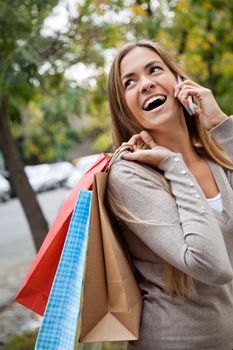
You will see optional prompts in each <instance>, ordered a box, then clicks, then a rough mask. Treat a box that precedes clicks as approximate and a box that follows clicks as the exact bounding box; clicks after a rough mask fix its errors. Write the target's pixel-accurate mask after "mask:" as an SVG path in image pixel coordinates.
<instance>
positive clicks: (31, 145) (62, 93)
mask: <svg viewBox="0 0 233 350" xmlns="http://www.w3.org/2000/svg"><path fill="white" fill-rule="evenodd" d="M71 3H72V7H71V6H70V4H71ZM61 4H63V6H64V7H63V9H64V14H66V16H67V19H68V20H67V25H66V26H65V28H63V29H61V30H58V29H56V30H46V23H47V22H46V21H47V20H48V17H49V18H53V16H54V11H55V10H56V6H57V5H59V6H60V5H61ZM0 6H1V11H0V32H1V38H0V98H1V99H2V98H7V100H8V103H9V112H8V113H9V115H8V117H9V118H10V122H11V130H12V135H13V137H14V139H15V140H16V141H17V144H18V147H19V149H20V151H21V154H22V156H23V158H24V161H25V162H26V163H38V162H44V161H53V160H61V159H67V158H69V151H70V149H72V147H73V146H74V145H75V144H77V143H78V142H82V141H83V140H85V139H90V142H91V149H92V151H93V152H101V151H109V150H110V149H111V147H112V144H111V130H110V122H109V108H108V102H107V89H106V85H107V74H108V70H109V65H110V63H111V60H112V58H113V56H114V53H115V51H116V49H117V47H118V46H121V45H122V44H124V43H125V42H127V41H129V40H135V39H142V38H149V39H152V40H155V41H159V42H160V43H161V44H162V45H164V46H165V47H166V48H168V49H169V50H170V51H171V52H172V53H173V54H174V55H175V56H176V58H177V59H178V61H179V62H180V64H181V65H182V66H183V68H184V69H185V71H186V73H187V74H188V75H189V76H190V78H192V79H194V80H195V81H197V82H198V83H200V84H203V85H204V86H207V87H209V88H210V89H211V90H212V91H213V93H214V94H215V96H216V98H217V100H218V102H219V104H220V106H221V108H222V109H223V110H224V112H225V113H227V114H230V113H232V107H231V101H232V97H233V51H232V48H233V36H232V24H233V2H232V1H228V0H221V1H220V0H219V1H218V0H209V1H201V0H171V1H169V0H151V1H149V0H145V1H144V0H126V1H123V0H112V1H111V2H110V1H104V0H82V1H81V0H80V1H76V2H75V1H60V2H59V1H55V0H50V1H49V2H48V1H44V0H20V1H19V0H0ZM71 70H72V72H73V74H72V76H71V74H69V73H70V71H71ZM87 72H89V73H88V74H87ZM84 75H86V76H87V75H88V77H87V78H83V76H84Z"/></svg>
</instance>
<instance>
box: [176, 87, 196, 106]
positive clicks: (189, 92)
mask: <svg viewBox="0 0 233 350" xmlns="http://www.w3.org/2000/svg"><path fill="white" fill-rule="evenodd" d="M201 93H202V89H199V88H188V87H183V88H182V90H181V91H180V92H179V93H178V95H177V98H178V99H179V100H180V101H182V102H183V101H184V100H186V99H187V98H188V97H189V96H193V97H196V98H197V99H198V100H200V97H201Z"/></svg>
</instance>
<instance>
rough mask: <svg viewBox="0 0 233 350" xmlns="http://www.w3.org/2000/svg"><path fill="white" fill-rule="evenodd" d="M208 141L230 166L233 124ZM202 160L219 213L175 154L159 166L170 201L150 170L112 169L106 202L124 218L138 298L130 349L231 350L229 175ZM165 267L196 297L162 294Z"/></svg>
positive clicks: (127, 165) (126, 165)
mask: <svg viewBox="0 0 233 350" xmlns="http://www.w3.org/2000/svg"><path fill="white" fill-rule="evenodd" d="M211 134H212V135H213V136H214V137H215V138H216V139H217V140H218V141H219V143H220V144H221V145H222V146H223V148H224V150H225V151H226V153H227V154H228V155H229V156H230V157H231V159H232V160H233V119H232V118H228V119H227V120H226V121H224V122H223V123H221V124H220V125H219V126H217V127H216V128H214V129H212V130H211ZM207 161H208V163H209V165H210V168H211V170H212V172H213V175H214V178H215V180H216V183H217V185H218V188H219V191H220V193H221V196H222V202H223V207H224V210H223V212H222V213H220V212H218V211H216V210H215V209H212V208H211V207H210V206H209V204H208V202H207V200H206V198H205V195H204V193H203V192H202V190H201V188H200V186H199V185H198V183H197V181H196V179H195V177H194V176H193V175H192V173H191V172H190V171H189V169H188V168H187V166H186V165H185V163H184V161H183V159H182V155H181V154H176V155H170V156H168V157H167V158H166V159H165V160H164V161H163V162H162V163H161V164H160V166H159V168H160V172H161V174H164V176H165V178H166V179H167V180H169V182H170V184H171V190H172V193H173V195H172V194H171V193H170V192H169V191H168V190H167V187H166V186H165V182H164V180H163V177H161V176H160V174H159V171H158V170H156V169H155V168H152V167H150V166H147V165H143V164H140V163H137V162H132V161H126V160H123V159H119V160H118V161H117V162H116V163H114V164H113V166H112V168H111V170H110V173H109V179H108V187H107V189H108V190H107V197H108V200H109V201H110V202H111V201H114V202H115V203H118V208H119V210H121V211H122V213H123V215H124V216H125V218H126V220H124V222H123V223H122V221H121V220H119V219H118V224H119V228H120V230H121V232H120V233H121V235H122V237H123V239H124V241H125V243H126V246H127V248H128V251H129V254H130V256H131V259H132V263H133V265H134V267H135V269H136V272H137V276H138V277H137V278H138V283H139V286H140V289H141V293H142V297H143V311H142V317H141V324H140V339H139V341H136V342H130V344H129V349H137V350H138V349H140V350H141V349H143V350H197V349H198V350H199V349H209V350H215V349H216V350H232V349H233V270H232V267H233V190H232V187H233V171H230V170H224V169H223V168H222V167H220V166H218V165H217V164H215V163H214V162H213V161H211V160H210V159H208V158H207ZM128 211H129V212H130V213H131V214H129V213H128ZM132 215H133V216H135V217H137V218H138V219H139V222H134V220H132ZM140 221H141V222H140ZM164 260H165V261H167V262H168V263H169V264H171V265H173V266H175V267H176V268H178V269H179V270H181V271H183V272H185V273H186V274H188V275H190V276H192V277H193V278H194V283H195V287H196V290H197V292H198V295H197V296H195V297H193V299H182V298H180V297H171V296H169V295H167V294H166V293H165V291H164V290H165V281H164V271H163V269H164V265H163V261H164Z"/></svg>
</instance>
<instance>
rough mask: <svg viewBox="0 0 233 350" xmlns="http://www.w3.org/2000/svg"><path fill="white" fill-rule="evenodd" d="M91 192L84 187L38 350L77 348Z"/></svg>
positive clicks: (64, 251) (61, 261)
mask: <svg viewBox="0 0 233 350" xmlns="http://www.w3.org/2000/svg"><path fill="white" fill-rule="evenodd" d="M90 204H91V192H90V191H86V190H81V191H80V194H79V197H78V200H77V204H76V206H75V209H74V212H73V215H72V218H71V222H70V225H69V230H68V233H67V236H66V240H65V243H64V248H63V251H62V255H61V259H60V262H59V265H58V268H57V272H56V275H55V278H54V282H53V285H52V289H51V293H50V296H49V300H48V303H47V306H46V309H45V314H44V318H43V322H42V325H41V327H40V330H39V334H38V338H37V342H36V347H35V349H36V350H58V349H60V350H73V349H74V342H75V334H76V326H77V319H78V314H79V311H80V298H81V291H82V284H83V283H82V281H83V276H84V269H85V258H86V250H87V240H88V227H89V213H90Z"/></svg>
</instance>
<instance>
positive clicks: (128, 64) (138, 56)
mask: <svg viewBox="0 0 233 350" xmlns="http://www.w3.org/2000/svg"><path fill="white" fill-rule="evenodd" d="M151 61H160V62H161V63H163V60H162V59H161V57H160V56H159V55H158V54H157V53H156V52H155V51H153V50H152V49H148V48H147V47H135V48H134V49H132V50H131V51H129V52H128V53H127V54H126V55H125V56H124V57H123V59H122V61H121V64H120V74H121V76H123V75H125V74H128V73H131V72H132V73H133V72H135V71H137V70H138V69H140V68H143V67H145V66H146V64H147V63H148V62H151Z"/></svg>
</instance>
